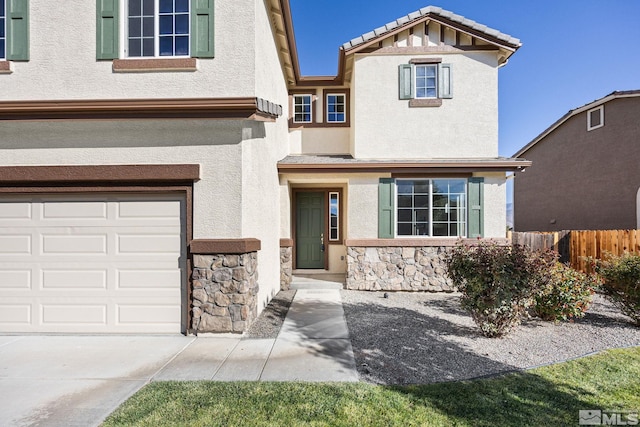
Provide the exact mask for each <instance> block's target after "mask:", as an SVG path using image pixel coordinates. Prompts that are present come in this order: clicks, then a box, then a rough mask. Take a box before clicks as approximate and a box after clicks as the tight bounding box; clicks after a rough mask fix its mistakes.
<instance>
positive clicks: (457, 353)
mask: <svg viewBox="0 0 640 427" xmlns="http://www.w3.org/2000/svg"><path fill="white" fill-rule="evenodd" d="M341 294H342V301H343V306H344V312H345V317H346V320H347V325H348V327H349V333H350V335H351V343H352V346H353V351H354V355H355V358H356V365H357V368H358V372H359V374H360V378H361V380H363V381H366V382H370V383H374V384H426V383H434V382H443V381H457V380H465V379H472V378H478V377H485V376H492V375H496V374H500V373H505V372H510V371H518V370H522V369H527V368H531V367H535V366H539V365H545V364H550V363H556V362H561V361H565V360H567V359H572V358H576V357H580V356H584V355H587V354H590V353H593V352H597V351H601V350H604V349H607V348H617V347H628V346H638V345H640V328H638V327H636V326H634V325H633V324H632V323H631V319H629V318H628V317H626V316H624V315H623V314H621V313H620V312H619V311H618V310H617V309H616V308H615V307H614V306H613V305H612V304H611V303H610V302H608V301H607V300H605V299H604V298H603V297H601V296H599V295H596V297H595V299H594V304H593V306H592V307H591V308H590V310H589V311H588V312H587V315H586V316H585V317H584V319H580V320H577V321H575V322H573V323H571V322H562V323H557V324H554V323H552V322H543V321H541V320H538V319H530V320H527V321H525V322H524V323H523V324H522V325H520V326H519V327H518V329H516V330H515V331H513V332H511V333H510V334H509V335H507V336H505V337H504V338H485V337H483V336H482V335H480V333H479V332H478V331H479V329H478V328H477V327H476V325H475V323H474V322H473V320H472V319H471V317H470V316H469V315H468V314H467V313H466V312H465V311H464V310H462V308H460V305H459V302H458V301H459V294H456V293H450V294H438V293H389V294H388V295H389V298H387V299H385V298H384V297H383V295H384V293H383V292H362V291H347V290H343V291H341Z"/></svg>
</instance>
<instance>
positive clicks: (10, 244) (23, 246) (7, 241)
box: [0, 233, 32, 256]
mask: <svg viewBox="0 0 640 427" xmlns="http://www.w3.org/2000/svg"><path fill="white" fill-rule="evenodd" d="M31 241H32V238H31V234H24V233H23V234H2V235H0V254H1V255H3V256H21V255H31V248H32V245H31Z"/></svg>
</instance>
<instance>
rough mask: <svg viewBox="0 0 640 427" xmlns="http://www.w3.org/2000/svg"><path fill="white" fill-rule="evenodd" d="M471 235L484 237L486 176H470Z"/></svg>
mask: <svg viewBox="0 0 640 427" xmlns="http://www.w3.org/2000/svg"><path fill="white" fill-rule="evenodd" d="M468 192H469V195H468V196H469V223H468V227H469V237H484V178H469V190H468Z"/></svg>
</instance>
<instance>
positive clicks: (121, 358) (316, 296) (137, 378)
mask: <svg viewBox="0 0 640 427" xmlns="http://www.w3.org/2000/svg"><path fill="white" fill-rule="evenodd" d="M168 380H213V381H348V382H353V381H358V373H357V371H356V366H355V359H354V357H353V349H352V347H351V341H350V339H349V331H348V329H347V324H346V322H345V318H344V311H343V308H342V300H341V298H340V291H339V290H337V289H320V288H319V285H318V284H315V286H314V289H303V290H298V292H297V293H296V296H295V298H294V300H293V303H292V305H291V307H290V308H289V312H288V314H287V317H286V319H285V321H284V324H283V325H282V329H281V330H280V333H279V334H278V337H277V338H273V339H242V337H241V336H239V335H215V334H212V335H208V336H207V335H205V336H202V335H201V336H199V337H197V338H196V337H193V336H189V337H185V336H182V335H165V336H161V335H146V336H145V335H105V336H88V335H24V336H12V335H0V426H1V427H5V426H32V425H33V426H36V425H37V426H64V427H68V426H82V427H87V426H97V425H99V424H100V423H101V422H102V421H103V420H104V419H105V418H106V417H107V415H109V414H110V413H111V412H113V410H115V409H116V408H117V407H118V406H119V405H120V404H121V403H122V402H124V401H125V400H126V399H127V398H129V397H130V396H131V395H132V394H134V393H135V392H136V391H138V390H139V389H140V388H141V387H142V386H144V385H145V384H147V383H149V382H150V381H168Z"/></svg>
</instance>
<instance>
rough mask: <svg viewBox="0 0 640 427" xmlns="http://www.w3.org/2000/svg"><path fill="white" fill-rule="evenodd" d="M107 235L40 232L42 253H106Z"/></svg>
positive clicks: (84, 254)
mask: <svg viewBox="0 0 640 427" xmlns="http://www.w3.org/2000/svg"><path fill="white" fill-rule="evenodd" d="M107 238H108V237H107V235H106V234H98V235H77V234H76V235H53V234H42V254H43V255H58V254H67V255H71V254H74V255H83V256H86V255H97V254H99V255H107Z"/></svg>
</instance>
